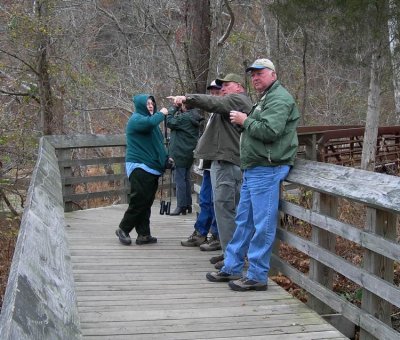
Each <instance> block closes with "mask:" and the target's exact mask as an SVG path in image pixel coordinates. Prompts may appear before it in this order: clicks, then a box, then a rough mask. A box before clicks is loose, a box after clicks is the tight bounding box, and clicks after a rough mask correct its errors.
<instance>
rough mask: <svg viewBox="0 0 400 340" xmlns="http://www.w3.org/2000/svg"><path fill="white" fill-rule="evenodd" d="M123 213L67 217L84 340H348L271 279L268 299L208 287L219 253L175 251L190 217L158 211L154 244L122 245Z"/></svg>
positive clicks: (107, 211)
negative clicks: (118, 232)
mask: <svg viewBox="0 0 400 340" xmlns="http://www.w3.org/2000/svg"><path fill="white" fill-rule="evenodd" d="M125 209H126V205H117V206H110V207H106V208H97V209H89V210H83V211H77V212H73V213H66V214H65V218H66V223H67V225H68V227H67V235H68V242H69V245H70V251H71V255H72V262H73V273H74V281H75V285H76V292H77V299H78V308H79V314H80V321H81V327H82V333H83V338H85V339H86V338H89V339H113V340H118V339H140V340H146V339H279V340H282V339H284V340H289V339H296V340H297V339H319V340H320V339H347V338H346V337H344V336H343V335H342V334H341V333H340V332H339V331H337V330H336V329H335V328H334V327H333V326H331V325H330V324H328V323H327V322H325V321H324V320H323V319H322V318H321V317H320V316H318V315H317V314H316V313H314V312H313V311H312V310H310V309H309V308H308V307H307V306H305V305H304V304H303V303H301V302H300V301H298V300H297V299H295V298H293V297H291V296H290V295H289V294H288V293H287V292H286V291H285V290H284V289H282V288H281V287H279V286H278V285H276V284H275V283H274V282H273V281H271V280H270V281H269V288H268V290H267V291H266V292H243V293H242V292H234V291H232V290H230V289H229V288H228V286H227V284H226V283H211V282H208V281H207V280H206V278H205V274H206V272H207V271H212V270H213V269H214V268H213V266H212V265H211V264H210V263H209V258H210V257H211V256H213V255H215V254H218V253H216V252H201V251H200V250H199V248H185V247H182V246H181V245H180V240H181V239H185V238H187V236H188V235H190V234H191V233H192V232H193V223H194V219H195V214H189V215H186V216H165V215H160V214H159V213H158V206H157V205H155V206H154V210H153V214H152V218H151V220H152V234H153V235H154V236H156V237H157V238H158V243H157V244H151V245H142V246H138V245H136V244H132V245H131V246H123V245H121V244H120V243H119V242H118V240H117V237H116V236H115V233H114V231H115V229H116V227H117V225H118V223H119V221H120V219H121V217H122V215H123V213H124V211H125ZM133 234H134V232H133ZM132 236H133V237H134V235H132ZM133 241H134V238H133Z"/></svg>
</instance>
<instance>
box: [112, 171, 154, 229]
mask: <svg viewBox="0 0 400 340" xmlns="http://www.w3.org/2000/svg"><path fill="white" fill-rule="evenodd" d="M158 177H159V176H157V175H152V174H150V173H148V172H146V171H144V170H143V169H140V168H136V169H135V170H133V171H132V173H131V175H130V176H129V182H130V184H131V191H130V195H129V196H130V197H129V207H128V209H127V210H126V211H125V214H124V217H123V218H122V221H121V222H120V224H119V227H120V229H122V230H123V231H125V232H126V233H128V234H129V233H130V232H131V231H132V230H133V229H134V228H135V229H136V232H137V233H138V235H143V236H146V235H150V234H151V233H150V214H151V206H152V205H153V202H154V198H155V196H156V192H157V188H158Z"/></svg>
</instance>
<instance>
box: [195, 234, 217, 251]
mask: <svg viewBox="0 0 400 340" xmlns="http://www.w3.org/2000/svg"><path fill="white" fill-rule="evenodd" d="M200 250H202V251H215V250H221V243H219V239H218V237H217V236H215V235H212V234H211V236H210V237H209V238H208V240H207V241H206V242H204V243H203V244H202V245H200Z"/></svg>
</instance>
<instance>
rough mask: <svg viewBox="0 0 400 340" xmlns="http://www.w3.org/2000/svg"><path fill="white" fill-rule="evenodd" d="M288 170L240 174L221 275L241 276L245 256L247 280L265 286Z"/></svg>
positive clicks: (259, 169)
mask: <svg viewBox="0 0 400 340" xmlns="http://www.w3.org/2000/svg"><path fill="white" fill-rule="evenodd" d="M289 170H290V166H288V165H281V166H275V167H262V166H259V167H255V168H251V169H247V170H245V171H244V173H243V185H242V190H241V192H240V201H239V205H238V209H237V214H236V225H237V227H236V230H235V233H234V235H233V238H232V240H231V241H230V242H229V244H228V246H227V248H226V251H225V259H224V267H223V268H222V269H221V270H222V271H223V272H226V273H229V274H235V275H241V273H242V269H243V265H244V259H245V256H246V254H247V257H248V260H249V269H248V271H247V275H246V276H247V278H248V279H250V280H255V281H257V282H262V283H266V282H267V280H268V277H267V276H268V271H269V261H270V258H271V253H272V245H273V243H274V240H275V234H276V227H277V224H278V208H279V194H280V183H281V182H282V181H283V180H284V179H285V178H286V176H287V175H288V173H289Z"/></svg>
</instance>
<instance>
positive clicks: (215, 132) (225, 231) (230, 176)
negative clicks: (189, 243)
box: [168, 73, 252, 269]
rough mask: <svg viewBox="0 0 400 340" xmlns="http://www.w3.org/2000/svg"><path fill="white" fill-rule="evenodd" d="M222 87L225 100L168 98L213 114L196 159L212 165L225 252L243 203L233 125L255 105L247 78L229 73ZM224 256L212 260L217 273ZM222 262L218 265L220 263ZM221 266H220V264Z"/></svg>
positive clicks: (196, 96) (190, 96)
mask: <svg viewBox="0 0 400 340" xmlns="http://www.w3.org/2000/svg"><path fill="white" fill-rule="evenodd" d="M215 82H216V84H217V85H219V86H221V93H222V96H219V97H217V96H212V95H206V94H187V95H185V96H171V97H168V98H169V99H170V100H172V101H173V102H174V104H176V105H180V104H181V103H188V104H189V105H191V106H192V107H196V108H199V109H202V110H205V111H208V112H213V113H214V114H213V116H212V117H211V118H210V123H209V125H208V127H207V129H206V130H205V132H204V133H203V135H202V136H201V138H200V139H199V141H198V144H197V147H196V149H195V153H194V156H195V158H199V159H204V160H205V161H206V160H208V161H211V169H210V175H211V183H212V188H213V198H214V210H215V218H216V220H217V225H218V233H219V238H220V243H221V247H222V250H223V252H224V251H225V248H226V246H227V244H228V242H229V241H230V239H231V238H232V236H233V233H234V231H235V228H236V224H235V215H236V206H237V204H238V202H239V196H240V186H241V181H242V173H241V170H240V167H239V164H240V156H239V138H240V129H239V128H238V126H237V125H235V124H233V123H231V121H230V118H229V113H230V111H232V110H238V111H241V112H250V110H251V108H252V102H251V100H250V98H249V97H248V96H247V95H246V92H245V89H244V85H243V84H244V82H243V77H241V76H239V75H237V74H234V73H229V74H227V75H226V76H225V77H224V78H219V79H216V80H215ZM223 259H224V254H222V255H221V256H215V257H213V258H211V259H210V262H211V263H215V266H216V268H217V269H220V268H221V267H222V266H223ZM217 261H218V262H217ZM216 262H217V263H216Z"/></svg>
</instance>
